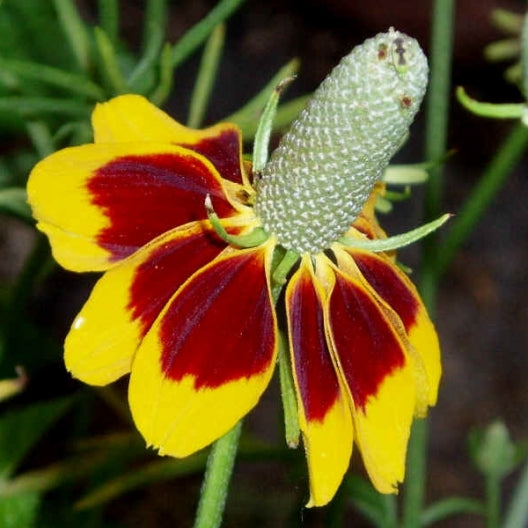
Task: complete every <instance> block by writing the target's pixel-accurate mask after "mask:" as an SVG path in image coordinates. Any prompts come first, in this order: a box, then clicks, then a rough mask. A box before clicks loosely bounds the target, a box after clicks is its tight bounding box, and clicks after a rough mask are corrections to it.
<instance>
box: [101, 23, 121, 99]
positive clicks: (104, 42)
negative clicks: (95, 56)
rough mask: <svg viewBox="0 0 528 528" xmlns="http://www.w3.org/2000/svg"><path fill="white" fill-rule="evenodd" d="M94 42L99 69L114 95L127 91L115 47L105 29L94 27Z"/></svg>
mask: <svg viewBox="0 0 528 528" xmlns="http://www.w3.org/2000/svg"><path fill="white" fill-rule="evenodd" d="M94 34H95V43H96V45H97V50H98V51H99V57H100V69H101V72H102V74H103V75H104V76H105V78H106V80H107V81H108V84H109V85H110V87H111V89H112V91H113V93H114V94H115V95H119V94H123V93H126V92H128V91H129V90H128V86H127V83H126V81H125V78H124V77H123V72H122V71H121V68H120V66H119V59H118V57H117V53H116V49H115V47H114V45H113V43H112V41H111V40H110V37H109V36H108V35H107V34H106V33H105V31H104V30H103V29H102V28H100V27H96V28H94Z"/></svg>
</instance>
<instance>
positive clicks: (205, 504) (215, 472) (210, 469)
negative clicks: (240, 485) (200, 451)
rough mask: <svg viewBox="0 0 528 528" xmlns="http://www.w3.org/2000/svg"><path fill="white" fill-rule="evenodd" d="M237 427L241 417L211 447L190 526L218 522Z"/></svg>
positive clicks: (209, 527)
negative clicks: (196, 510) (196, 507)
mask: <svg viewBox="0 0 528 528" xmlns="http://www.w3.org/2000/svg"><path fill="white" fill-rule="evenodd" d="M241 430H242V421H240V422H238V423H237V424H236V425H235V427H233V429H231V431H229V432H228V433H226V434H225V435H224V436H222V438H219V439H218V440H217V441H216V442H215V443H214V444H213V447H212V448H211V453H210V454H209V459H208V460H207V469H206V471H205V478H204V482H203V485H202V493H201V495H200V503H199V504H198V512H197V513H196V520H195V523H194V528H217V527H218V526H220V524H221V522H222V516H223V513H224V507H225V502H226V498H227V490H228V488H229V481H230V480H231V473H232V472H233V466H234V463H235V455H236V452H237V448H238V439H239V437H240V431H241Z"/></svg>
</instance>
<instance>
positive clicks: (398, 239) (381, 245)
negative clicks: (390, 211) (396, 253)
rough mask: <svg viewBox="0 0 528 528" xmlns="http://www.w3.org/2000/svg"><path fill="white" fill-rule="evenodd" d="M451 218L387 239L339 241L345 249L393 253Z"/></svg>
mask: <svg viewBox="0 0 528 528" xmlns="http://www.w3.org/2000/svg"><path fill="white" fill-rule="evenodd" d="M451 216H452V215H450V214H444V215H442V216H441V217H440V218H437V219H436V220H433V221H432V222H429V223H427V224H424V225H422V226H420V227H417V228H416V229H412V230H411V231H407V233H402V234H401V235H395V236H392V237H388V238H380V239H374V240H370V239H366V238H351V237H342V238H341V239H340V240H339V241H340V242H341V243H342V244H343V245H345V246H347V247H351V248H358V249H365V250H367V251H374V252H381V251H393V250H395V249H399V248H402V247H404V246H408V245H409V244H412V243H413V242H416V241H417V240H420V239H421V238H424V237H425V236H427V235H429V234H430V233H432V232H433V231H436V230H437V229H438V228H439V227H441V226H442V225H444V224H445V223H446V222H447V221H448V220H449V219H450V218H451Z"/></svg>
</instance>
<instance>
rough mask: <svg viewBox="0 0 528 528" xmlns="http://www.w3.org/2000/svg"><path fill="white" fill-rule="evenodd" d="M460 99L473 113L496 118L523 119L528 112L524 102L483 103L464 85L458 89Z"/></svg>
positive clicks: (457, 94) (457, 93)
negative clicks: (474, 97) (470, 93)
mask: <svg viewBox="0 0 528 528" xmlns="http://www.w3.org/2000/svg"><path fill="white" fill-rule="evenodd" d="M456 96H457V99H458V101H459V102H460V103H461V104H462V106H464V107H465V108H466V109H467V110H469V111H470V112H471V113H473V114H475V115H478V116H482V117H491V118H494V119H521V118H522V117H523V115H524V114H525V112H526V105H525V104H524V103H503V104H496V103H483V102H481V101H477V100H476V99H473V98H472V97H470V96H469V95H468V94H467V93H466V91H465V90H464V88H462V86H459V87H458V88H457V91H456Z"/></svg>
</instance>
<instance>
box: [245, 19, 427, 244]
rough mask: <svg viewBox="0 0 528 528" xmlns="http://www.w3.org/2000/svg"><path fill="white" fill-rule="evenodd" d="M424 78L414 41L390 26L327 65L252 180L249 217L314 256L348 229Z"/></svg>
mask: <svg viewBox="0 0 528 528" xmlns="http://www.w3.org/2000/svg"><path fill="white" fill-rule="evenodd" d="M427 74H428V67H427V59H426V57H425V55H424V54H423V52H422V50H421V48H420V46H419V44H418V43H417V41H416V40H414V39H413V38H410V37H408V36H407V35H404V34H403V33H400V32H398V31H395V30H393V29H390V30H389V31H388V32H387V33H380V34H379V35H377V36H375V37H374V38H371V39H369V40H366V41H365V42H364V43H363V44H362V45H361V46H357V47H356V48H354V49H353V50H352V52H351V53H350V54H349V55H347V56H346V57H345V58H344V59H342V61H341V62H340V63H339V64H338V66H336V67H335V68H334V70H333V71H332V72H331V73H330V75H329V76H328V77H327V78H326V79H325V80H324V81H323V83H322V84H321V85H320V86H319V88H318V89H317V90H316V92H315V93H314V95H313V97H312V99H311V100H310V102H309V103H308V106H307V107H306V108H305V109H304V110H303V112H302V113H301V114H300V116H299V117H298V118H297V120H296V121H295V122H294V123H293V125H292V127H291V129H290V130H289V131H288V133H287V134H285V135H284V137H283V138H282V140H281V142H280V144H279V146H278V147H277V149H276V150H275V151H274V152H273V154H272V155H271V158H270V160H269V162H268V163H267V164H266V166H265V167H264V169H263V171H262V174H261V177H260V179H259V181H258V183H257V196H256V201H255V212H256V214H257V216H258V217H259V218H260V220H261V221H262V223H263V226H264V228H265V229H266V231H268V232H269V233H270V234H274V235H276V237H277V241H278V243H279V244H281V245H282V246H284V247H285V248H287V249H291V250H294V251H297V252H299V253H305V252H308V253H318V252H320V251H322V250H324V249H326V248H328V247H330V245H331V244H332V243H333V242H335V241H336V240H338V239H339V238H340V237H341V236H342V235H343V234H344V233H345V232H346V231H347V230H348V228H349V226H350V224H351V223H352V222H353V221H354V220H355V218H356V217H357V216H358V214H359V213H360V212H361V210H362V208H363V205H364V204H365V201H366V200H367V198H368V196H369V194H370V192H371V190H372V188H373V186H374V184H375V182H376V181H378V180H379V179H380V177H381V174H382V172H383V170H384V169H385V168H386V166H387V165H388V163H389V160H390V158H391V157H392V156H393V155H394V154H395V152H396V151H397V150H398V148H399V147H400V146H401V144H402V142H403V140H404V139H405V137H406V134H407V131H408V128H409V126H410V124H411V123H412V121H413V119H414V116H415V115H416V112H417V111H418V108H419V106H420V103H421V101H422V98H423V96H424V93H425V88H426V86H427Z"/></svg>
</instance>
